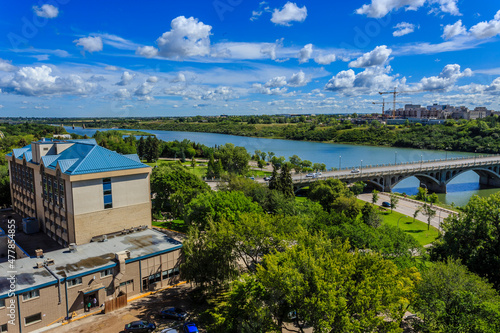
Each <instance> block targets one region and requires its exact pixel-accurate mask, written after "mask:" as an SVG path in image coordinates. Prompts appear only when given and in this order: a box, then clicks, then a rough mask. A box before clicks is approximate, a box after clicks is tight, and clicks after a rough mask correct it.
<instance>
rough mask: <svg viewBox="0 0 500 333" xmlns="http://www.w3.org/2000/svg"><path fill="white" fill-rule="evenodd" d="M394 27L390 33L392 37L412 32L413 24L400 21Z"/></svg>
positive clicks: (413, 29)
mask: <svg viewBox="0 0 500 333" xmlns="http://www.w3.org/2000/svg"><path fill="white" fill-rule="evenodd" d="M394 29H396V30H395V31H394V32H393V33H392V35H393V36H394V37H401V36H404V35H408V34H411V33H412V32H414V31H415V25H414V24H411V23H408V22H401V23H398V24H396V25H395V26H394Z"/></svg>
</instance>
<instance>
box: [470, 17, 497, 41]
mask: <svg viewBox="0 0 500 333" xmlns="http://www.w3.org/2000/svg"><path fill="white" fill-rule="evenodd" d="M470 32H471V33H472V35H473V36H474V37H476V38H477V39H484V38H491V37H494V36H496V35H498V34H500V10H499V11H498V12H497V13H496V14H495V17H494V18H493V20H491V21H487V22H486V21H484V22H479V23H478V24H476V25H475V26H473V27H472V28H470Z"/></svg>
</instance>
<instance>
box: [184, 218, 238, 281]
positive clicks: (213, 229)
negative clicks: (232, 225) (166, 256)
mask: <svg viewBox="0 0 500 333" xmlns="http://www.w3.org/2000/svg"><path fill="white" fill-rule="evenodd" d="M206 229H207V230H206V231H203V232H202V231H200V229H199V228H197V227H196V226H194V227H190V228H189V232H188V235H187V237H186V239H185V240H184V242H183V246H182V251H183V254H184V263H183V264H182V266H181V272H182V278H183V279H186V280H190V281H192V282H193V283H195V284H196V285H197V286H200V287H201V288H202V289H208V290H209V291H214V290H217V289H218V288H220V287H223V286H224V285H225V284H226V283H227V282H229V281H231V280H232V279H233V278H235V277H236V276H238V264H237V262H236V255H235V252H234V241H233V239H232V238H231V236H230V235H229V234H228V230H226V229H225V228H224V227H220V226H218V224H217V223H214V222H212V221H209V222H208V226H207V228H206Z"/></svg>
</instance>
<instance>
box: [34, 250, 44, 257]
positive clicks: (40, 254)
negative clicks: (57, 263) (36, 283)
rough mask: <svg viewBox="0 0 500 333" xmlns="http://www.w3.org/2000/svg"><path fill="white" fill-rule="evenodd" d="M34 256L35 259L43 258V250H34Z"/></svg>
mask: <svg viewBox="0 0 500 333" xmlns="http://www.w3.org/2000/svg"><path fill="white" fill-rule="evenodd" d="M35 255H36V257H37V258H43V250H42V249H36V250H35Z"/></svg>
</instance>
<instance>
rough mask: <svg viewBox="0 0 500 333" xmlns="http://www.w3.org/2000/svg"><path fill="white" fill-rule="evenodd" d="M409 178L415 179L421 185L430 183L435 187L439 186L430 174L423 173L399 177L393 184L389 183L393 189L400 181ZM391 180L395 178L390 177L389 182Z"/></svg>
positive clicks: (437, 181)
mask: <svg viewBox="0 0 500 333" xmlns="http://www.w3.org/2000/svg"><path fill="white" fill-rule="evenodd" d="M411 177H415V178H417V179H418V180H419V181H420V182H421V183H432V184H435V185H436V186H439V185H440V182H439V180H437V179H436V178H434V177H432V176H431V175H430V174H429V175H426V174H425V173H416V174H413V175H406V176H399V177H397V180H396V181H395V182H394V183H393V182H392V181H391V188H393V187H395V186H396V185H398V184H399V183H400V182H401V181H403V180H405V179H407V178H411ZM393 178H395V177H392V178H391V180H392V179H393Z"/></svg>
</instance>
